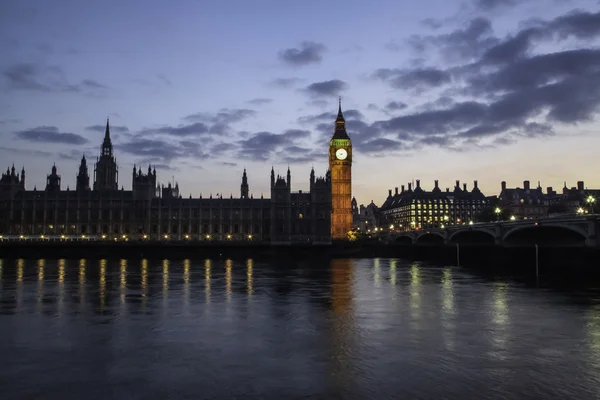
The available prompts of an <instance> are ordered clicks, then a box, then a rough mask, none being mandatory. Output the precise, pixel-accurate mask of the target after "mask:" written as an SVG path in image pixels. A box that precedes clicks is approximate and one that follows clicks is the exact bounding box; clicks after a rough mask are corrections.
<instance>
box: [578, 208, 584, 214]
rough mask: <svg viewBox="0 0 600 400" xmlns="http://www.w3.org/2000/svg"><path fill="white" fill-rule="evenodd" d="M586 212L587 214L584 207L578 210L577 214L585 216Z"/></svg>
mask: <svg viewBox="0 0 600 400" xmlns="http://www.w3.org/2000/svg"><path fill="white" fill-rule="evenodd" d="M584 212H585V210H584V209H583V207H579V208H578V209H577V214H579V215H583V213H584Z"/></svg>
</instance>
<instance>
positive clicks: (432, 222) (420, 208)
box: [380, 179, 488, 230]
mask: <svg viewBox="0 0 600 400" xmlns="http://www.w3.org/2000/svg"><path fill="white" fill-rule="evenodd" d="M487 204H488V200H487V198H486V197H485V196H484V195H483V193H481V191H480V190H479V188H478V186H477V181H474V183H473V189H472V190H471V191H469V190H468V189H467V185H466V184H463V187H462V188H461V187H460V181H456V185H455V186H454V188H453V189H452V190H450V189H449V188H446V190H445V191H442V190H441V189H440V188H439V184H438V181H437V180H436V181H435V183H434V188H433V189H432V190H431V191H425V190H423V189H422V188H421V182H420V180H418V179H417V181H416V186H415V188H414V190H413V188H412V184H411V183H409V184H408V189H407V190H405V189H404V185H402V187H401V191H400V192H398V188H397V187H396V188H395V191H394V193H393V194H392V190H391V189H390V191H389V193H388V197H387V199H386V200H385V202H384V203H383V205H382V206H381V210H380V212H381V224H382V226H386V225H394V228H395V229H401V230H409V229H421V228H426V227H437V226H441V225H448V224H460V223H464V222H468V221H471V220H472V219H473V217H474V216H475V215H477V214H478V213H479V212H481V211H482V210H483V208H484V207H486V206H487Z"/></svg>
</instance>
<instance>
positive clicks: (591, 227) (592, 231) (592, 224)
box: [585, 219, 600, 247]
mask: <svg viewBox="0 0 600 400" xmlns="http://www.w3.org/2000/svg"><path fill="white" fill-rule="evenodd" d="M598 225H600V223H599V222H598V220H594V219H591V220H588V229H587V231H588V234H587V237H586V238H585V245H586V246H587V247H600V240H599V238H598V228H599V227H598Z"/></svg>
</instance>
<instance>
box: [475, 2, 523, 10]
mask: <svg viewBox="0 0 600 400" xmlns="http://www.w3.org/2000/svg"><path fill="white" fill-rule="evenodd" d="M517 4H518V1H517V0H473V5H474V6H475V8H477V9H479V10H482V11H492V10H495V9H497V8H500V7H509V6H515V5H517Z"/></svg>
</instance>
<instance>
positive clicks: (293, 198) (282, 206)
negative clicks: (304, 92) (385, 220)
mask: <svg viewBox="0 0 600 400" xmlns="http://www.w3.org/2000/svg"><path fill="white" fill-rule="evenodd" d="M329 147H330V149H329V169H328V170H327V173H326V175H325V176H324V177H316V176H315V171H314V169H313V170H312V171H311V173H310V177H309V181H310V191H309V192H302V191H298V192H292V190H291V188H292V175H291V172H290V169H289V167H288V170H287V175H286V176H279V175H277V176H276V175H275V171H274V169H271V198H270V199H269V198H263V197H262V196H261V197H260V198H253V196H252V195H249V193H250V188H249V184H248V175H247V174H246V170H245V169H244V172H243V175H242V178H241V185H240V195H239V197H237V198H234V197H233V196H231V197H230V198H224V197H223V196H219V197H213V196H212V195H211V196H210V197H208V198H202V197H201V196H200V198H192V197H191V196H190V197H189V198H182V196H180V194H179V187H178V185H177V184H175V185H172V184H170V183H169V184H168V185H167V186H166V187H165V186H164V185H162V186H160V185H157V174H156V169H154V168H152V167H151V166H148V169H147V171H145V172H143V171H142V169H141V168H136V166H133V170H132V171H131V174H132V188H131V190H124V189H123V188H121V189H119V187H118V178H119V168H118V165H117V162H116V158H115V156H114V154H113V145H112V141H111V137H110V126H109V122H108V120H107V122H106V130H105V134H104V140H103V142H102V147H101V152H100V156H99V157H98V158H97V160H96V163H95V164H94V169H93V181H92V182H90V169H89V168H88V162H87V160H86V158H85V156H83V157H82V159H81V163H80V165H79V171H78V174H77V181H76V185H75V190H70V189H69V188H67V189H66V190H63V189H62V188H61V183H62V182H61V177H60V175H59V174H58V171H57V168H56V166H53V167H52V170H51V173H50V174H49V175H48V176H47V178H46V187H45V188H44V190H37V189H36V188H34V189H33V190H27V189H26V188H25V168H23V169H22V170H21V171H20V173H19V172H18V171H16V170H15V167H14V165H13V166H12V168H8V169H7V170H6V172H5V173H3V174H2V176H1V178H0V235H3V236H4V237H15V236H16V237H20V238H44V237H45V238H52V237H82V238H86V237H87V238H95V239H104V240H115V241H121V240H144V239H147V240H209V241H210V240H217V241H224V240H232V241H248V240H251V241H261V242H270V243H272V244H290V243H295V242H300V243H313V244H321V243H331V239H332V238H334V239H341V238H344V237H345V235H346V233H347V232H348V231H349V230H350V229H351V228H352V209H351V165H352V145H351V142H350V138H349V137H348V134H347V133H346V128H345V120H344V116H343V114H342V109H341V102H340V106H339V109H338V115H337V118H336V121H335V129H334V134H333V137H332V139H331V141H330V145H329Z"/></svg>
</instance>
